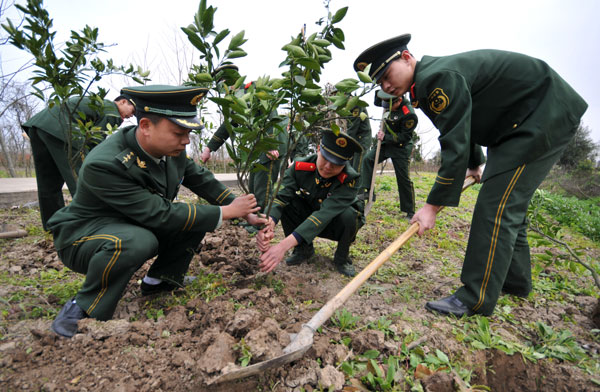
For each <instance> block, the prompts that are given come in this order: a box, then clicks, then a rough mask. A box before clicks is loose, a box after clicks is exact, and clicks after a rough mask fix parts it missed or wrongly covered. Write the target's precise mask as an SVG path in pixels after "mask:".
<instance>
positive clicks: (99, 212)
mask: <svg viewBox="0 0 600 392" xmlns="http://www.w3.org/2000/svg"><path fill="white" fill-rule="evenodd" d="M121 93H122V94H127V95H128V96H130V97H132V98H133V101H134V102H135V104H136V117H137V119H138V125H137V126H130V127H126V128H123V129H121V130H119V131H118V132H117V133H115V134H113V135H112V136H111V137H109V138H107V139H106V140H105V141H104V142H102V143H100V144H99V145H98V147H96V148H94V150H92V152H91V153H90V154H89V155H88V156H87V158H86V159H85V162H84V163H83V166H82V168H81V171H80V172H79V182H78V185H77V193H76V194H75V197H74V198H73V201H72V202H71V204H69V205H68V206H66V207H63V208H62V209H60V210H59V211H57V212H56V213H55V214H54V215H53V216H52V218H51V219H50V220H49V221H48V224H49V228H50V230H51V231H52V234H53V235H54V245H55V247H56V249H57V252H58V255H59V256H60V258H61V260H62V262H63V263H64V264H65V265H66V266H67V267H69V268H70V269H72V270H73V271H76V272H79V273H82V274H85V281H84V283H83V287H82V288H81V289H80V290H79V292H78V293H77V295H76V297H75V298H74V299H73V300H70V301H67V303H66V304H65V306H64V307H63V308H62V310H61V311H60V313H59V314H58V316H57V317H56V319H55V320H54V322H53V323H52V330H53V331H54V332H56V333H57V334H59V335H62V336H65V337H72V336H73V335H74V334H75V333H76V332H77V322H78V321H79V320H80V319H82V318H84V317H93V318H95V319H99V320H108V319H110V318H112V315H113V312H114V311H115V308H116V306H117V303H118V302H119V299H120V298H121V296H122V294H123V291H124V290H125V288H126V287H127V284H128V283H129V280H130V279H131V277H132V276H133V274H134V273H135V272H136V271H137V270H138V269H139V268H140V267H141V266H142V265H143V264H144V263H145V262H146V261H147V260H149V259H151V258H153V257H154V256H157V257H156V259H155V260H154V262H153V263H152V266H151V267H150V269H149V270H148V272H147V274H146V276H145V277H144V278H143V280H142V284H141V291H142V295H148V294H154V293H160V292H164V291H171V290H174V289H175V288H177V287H181V286H182V285H183V282H184V275H185V274H186V272H187V270H188V267H189V264H190V261H191V260H192V257H193V255H194V252H195V251H196V249H197V248H198V245H199V244H200V241H202V238H203V237H204V234H205V233H206V232H207V231H213V230H215V229H217V228H218V227H219V226H220V225H221V224H222V222H223V221H224V220H226V219H232V218H240V217H242V218H245V219H247V220H248V221H249V222H250V223H252V224H261V223H265V222H266V220H264V219H259V218H258V217H257V216H256V215H254V213H255V212H257V211H258V207H257V206H256V199H255V197H254V195H252V194H250V195H245V196H240V197H237V198H236V197H235V196H234V195H233V194H232V192H231V190H229V189H228V188H227V187H225V186H224V185H223V184H222V183H220V182H219V181H218V180H216V179H215V177H214V176H213V174H212V173H211V172H210V171H208V170H206V169H204V168H203V167H201V166H199V165H197V164H195V163H194V161H192V160H191V159H189V158H188V157H187V156H186V153H185V147H186V145H187V144H189V142H190V138H189V134H190V132H191V131H192V130H197V129H201V128H202V124H201V122H200V119H198V118H197V117H196V105H197V103H198V101H199V100H200V99H201V98H202V97H203V95H204V94H205V93H206V89H203V88H197V87H179V86H174V87H172V86H142V87H135V88H133V87H132V88H125V89H123V90H122V91H121ZM180 185H183V186H185V187H187V188H189V189H190V190H191V191H192V192H194V193H196V194H197V195H198V196H199V197H202V198H203V199H205V200H206V201H208V202H209V203H210V204H212V205H200V204H196V203H184V202H174V199H175V197H176V196H177V193H178V191H179V188H180Z"/></svg>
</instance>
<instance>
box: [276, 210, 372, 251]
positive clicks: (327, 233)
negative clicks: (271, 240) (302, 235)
mask: <svg viewBox="0 0 600 392" xmlns="http://www.w3.org/2000/svg"><path fill="white" fill-rule="evenodd" d="M312 213H313V211H312V210H310V209H308V208H307V207H306V205H304V203H302V202H298V201H296V200H293V201H292V203H290V204H288V205H287V206H286V207H285V208H284V209H283V213H282V215H281V226H282V227H283V232H284V233H285V235H286V237H287V236H288V235H290V234H292V232H293V231H294V230H295V229H296V227H298V226H299V225H300V224H301V223H302V222H304V221H305V220H306V218H308V217H309V216H310V215H311V214H312ZM364 224H365V217H364V215H363V213H362V211H357V210H356V209H354V207H351V206H349V207H348V208H346V209H345V210H344V211H343V212H342V213H341V214H339V215H338V216H336V217H335V218H333V220H332V221H331V222H330V223H329V224H328V225H327V226H325V228H324V229H323V231H322V232H321V233H319V234H318V237H321V238H327V239H329V240H332V241H337V243H338V246H337V249H336V251H335V255H334V259H346V258H347V257H348V253H349V252H350V245H352V243H353V242H354V240H355V239H356V233H357V232H358V229H360V228H361V227H362V226H363V225H364Z"/></svg>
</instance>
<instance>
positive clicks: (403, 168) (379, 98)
mask: <svg viewBox="0 0 600 392" xmlns="http://www.w3.org/2000/svg"><path fill="white" fill-rule="evenodd" d="M390 101H392V111H390V112H388V115H387V118H385V119H384V120H382V121H384V123H383V127H382V128H383V130H380V131H379V132H377V139H379V140H381V149H380V151H379V162H377V163H381V162H383V161H385V160H386V159H388V158H391V159H392V164H393V165H394V172H395V173H396V183H397V184H398V197H399V199H400V211H402V212H406V218H408V219H412V217H413V215H414V214H415V189H414V187H413V183H412V181H411V180H410V175H409V172H408V168H409V165H410V155H411V154H412V150H413V137H414V130H415V128H416V127H417V122H418V118H417V115H416V114H415V109H414V108H413V107H412V105H411V104H410V102H409V101H408V99H406V98H402V99H397V97H395V96H393V95H389V94H386V93H385V92H383V91H382V90H379V91H377V93H376V95H375V105H377V106H383V108H384V110H387V109H388V108H389V105H390ZM375 154H376V149H375V148H372V149H371V150H370V151H369V152H368V153H367V154H366V155H365V157H364V159H363V164H362V170H361V175H360V183H361V184H360V188H361V189H362V192H360V191H359V198H363V199H365V200H366V199H367V198H368V197H369V190H370V189H371V181H372V179H373V167H374V163H375ZM373 197H375V194H373Z"/></svg>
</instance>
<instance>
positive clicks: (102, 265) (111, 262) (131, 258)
mask: <svg viewBox="0 0 600 392" xmlns="http://www.w3.org/2000/svg"><path fill="white" fill-rule="evenodd" d="M202 238H204V233H197V232H186V233H181V232H178V233H160V234H158V235H157V234H156V233H153V232H152V231H150V230H148V229H145V228H143V227H140V226H135V225H132V224H129V223H120V222H115V223H111V224H108V225H106V226H104V227H102V228H101V229H99V230H97V231H96V232H94V233H91V234H90V235H88V236H85V237H82V238H81V239H79V240H78V241H76V242H75V243H73V245H71V246H69V247H67V248H65V249H62V250H60V251H59V252H58V254H59V256H60V258H61V260H62V262H63V263H64V264H65V265H66V266H67V267H69V268H70V269H72V270H73V271H76V272H79V273H82V274H85V281H84V283H83V286H82V288H81V289H80V290H79V292H78V293H77V296H76V297H75V299H76V302H77V304H78V305H79V307H81V308H82V309H83V310H84V311H85V312H86V313H87V314H88V315H89V316H90V317H93V318H96V319H98V320H109V319H111V318H112V315H113V313H114V311H115V308H116V307H117V303H118V302H119V300H120V299H121V295H122V294H123V291H124V290H125V288H126V287H127V284H128V283H129V280H130V279H131V277H132V276H133V274H134V273H135V272H136V271H137V270H138V269H139V268H140V267H141V266H142V265H143V264H144V263H145V262H146V261H147V260H149V259H151V258H152V257H154V256H156V255H158V257H157V258H156V260H155V261H154V263H153V264H152V266H151V267H150V270H149V271H148V276H150V277H153V278H159V279H168V280H171V281H175V282H179V283H182V282H183V276H184V275H185V273H186V272H187V270H188V267H189V264H190V261H191V260H192V257H193V256H194V252H195V251H196V250H197V248H198V245H199V244H200V241H202Z"/></svg>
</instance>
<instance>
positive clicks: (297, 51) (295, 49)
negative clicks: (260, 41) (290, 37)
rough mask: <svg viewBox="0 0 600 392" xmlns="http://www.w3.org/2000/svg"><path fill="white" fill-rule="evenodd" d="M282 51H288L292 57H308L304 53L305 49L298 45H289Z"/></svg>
mask: <svg viewBox="0 0 600 392" xmlns="http://www.w3.org/2000/svg"><path fill="white" fill-rule="evenodd" d="M282 49H283V50H287V51H288V52H289V53H290V54H291V55H293V56H295V57H306V52H305V51H304V49H302V48H301V47H299V46H297V45H291V44H287V45H285V46H284V47H283V48H282Z"/></svg>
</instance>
